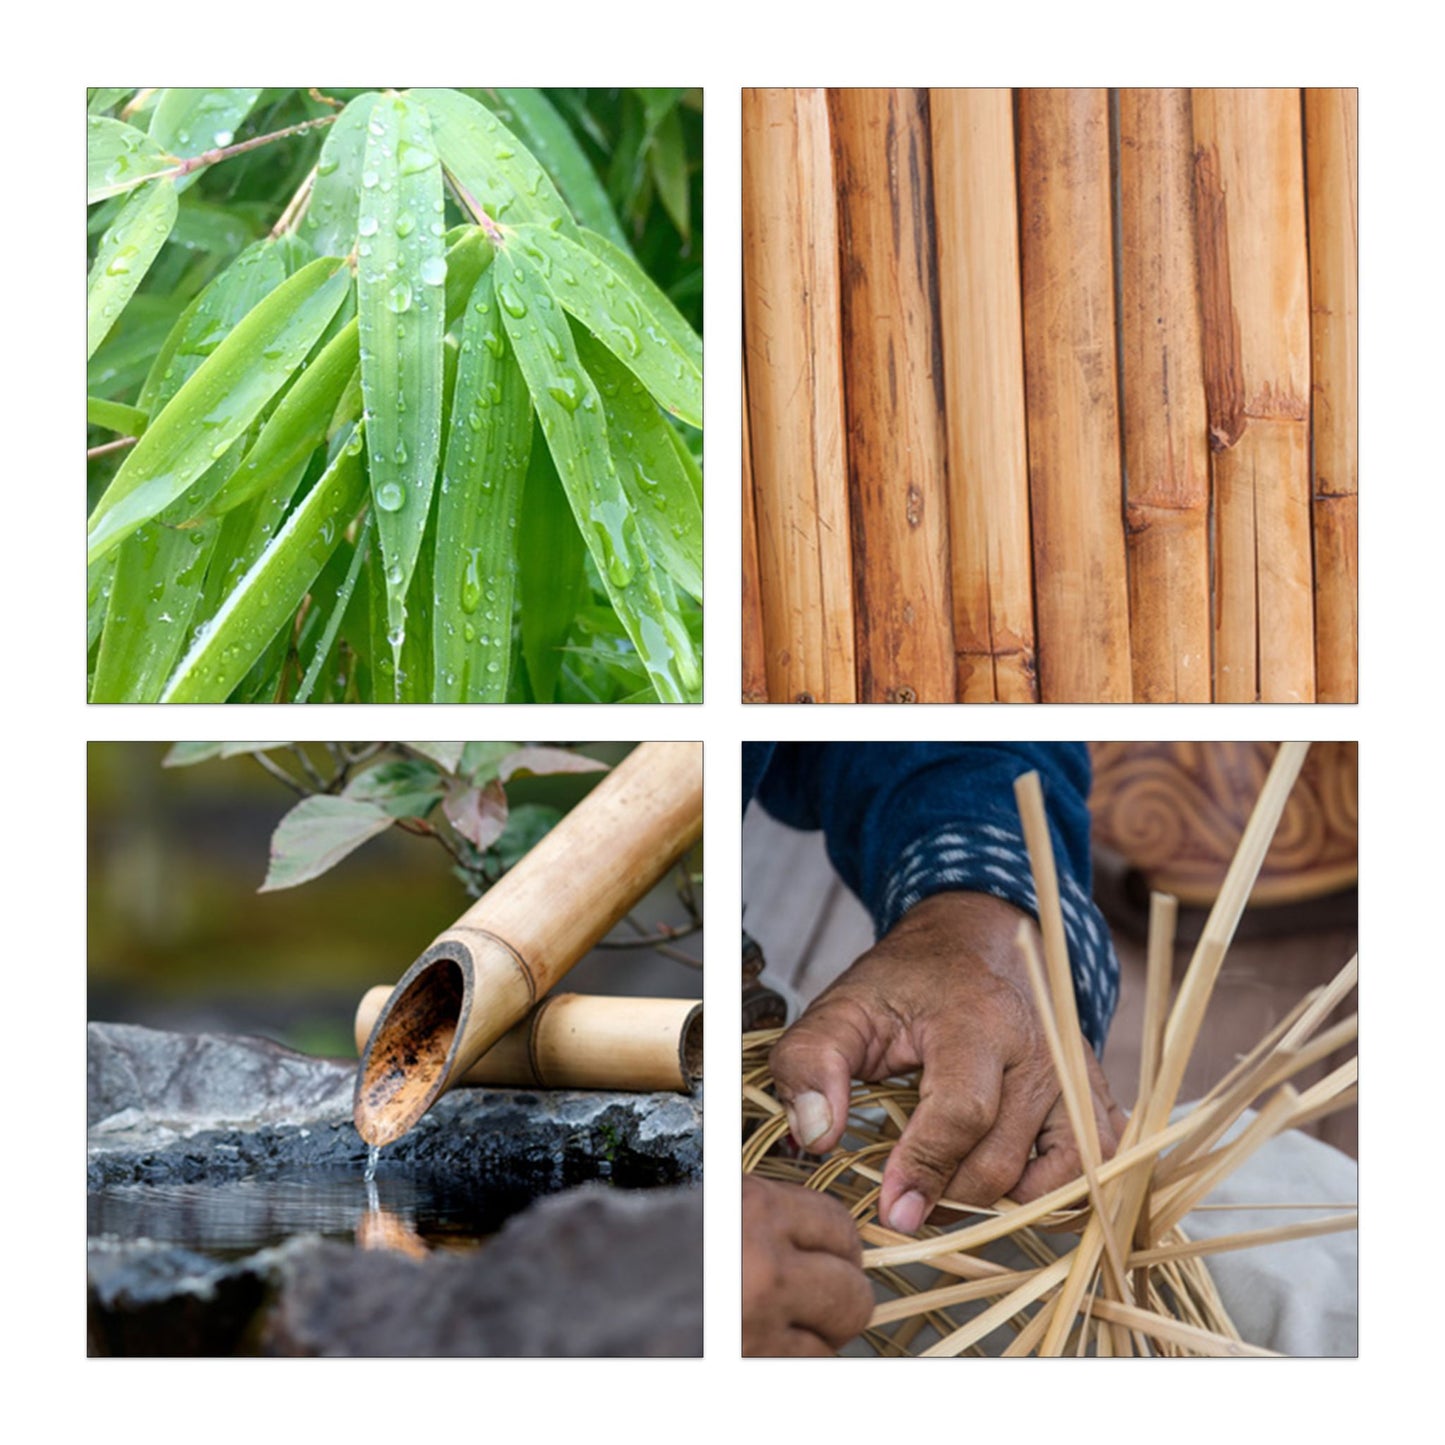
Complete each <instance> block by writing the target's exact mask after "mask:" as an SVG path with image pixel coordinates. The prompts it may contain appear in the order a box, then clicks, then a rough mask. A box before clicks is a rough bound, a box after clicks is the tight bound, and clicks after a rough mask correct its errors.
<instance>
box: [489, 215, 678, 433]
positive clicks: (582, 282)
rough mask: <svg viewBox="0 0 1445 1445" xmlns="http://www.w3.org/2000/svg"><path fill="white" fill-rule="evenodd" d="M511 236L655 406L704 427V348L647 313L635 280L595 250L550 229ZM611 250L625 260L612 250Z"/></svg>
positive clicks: (656, 312) (529, 229)
mask: <svg viewBox="0 0 1445 1445" xmlns="http://www.w3.org/2000/svg"><path fill="white" fill-rule="evenodd" d="M513 234H514V235H515V237H516V240H517V243H518V244H519V245H520V246H521V248H522V249H523V250H524V251H525V252H526V253H527V255H528V257H530V259H531V260H532V261H533V262H534V263H535V264H536V266H537V267H538V269H539V270H540V271H541V272H542V273H543V275H545V276H546V278H547V282H548V285H549V286H550V287H551V288H552V290H553V291H554V292H555V294H556V296H557V299H558V300H559V301H561V303H562V305H563V306H564V307H565V308H566V309H567V311H568V312H570V313H571V314H572V315H573V316H575V317H576V318H577V320H578V321H580V322H581V323H582V324H583V326H585V327H586V328H587V329H588V330H589V331H590V332H591V333H592V334H593V335H594V336H595V337H596V338H597V339H598V340H599V341H600V342H602V344H603V345H604V346H605V347H606V348H607V349H608V350H609V351H610V352H612V354H613V355H614V356H615V357H616V358H617V359H618V360H619V361H620V362H621V363H622V364H623V365H624V366H625V367H627V369H628V370H629V371H631V372H632V374H633V375H634V376H635V377H636V378H637V379H638V380H639V381H640V382H641V383H642V384H643V386H645V387H646V388H647V389H648V391H650V392H651V393H652V394H653V396H655V397H656V398H657V401H658V404H659V405H660V406H663V407H666V408H667V410H668V411H670V412H672V413H674V415H676V416H679V417H681V418H682V419H683V420H684V421H686V422H691V423H692V425H693V426H701V425H702V363H701V358H702V345H701V343H700V342H698V343H697V345H696V347H695V348H694V347H693V346H692V345H687V346H684V345H682V344H681V343H680V342H679V341H678V339H677V337H676V335H675V334H674V328H672V327H671V325H670V323H669V321H668V319H667V318H666V317H665V316H664V315H663V314H662V313H661V312H660V311H659V310H657V309H656V307H655V306H654V307H652V308H649V306H648V304H647V300H646V298H644V297H643V296H642V295H641V294H640V293H639V292H638V291H637V290H635V289H634V287H633V286H632V284H631V282H630V280H629V279H628V278H627V277H626V276H624V275H623V274H622V273H621V272H619V271H618V270H616V269H615V268H613V267H611V266H609V265H608V264H607V262H606V261H605V260H604V259H603V258H602V257H601V256H599V255H597V254H596V253H595V252H594V251H591V250H589V249H588V248H587V247H585V246H581V245H579V244H578V243H577V242H575V241H573V240H571V239H569V238H568V237H566V236H563V235H559V234H558V233H557V232H555V231H551V230H548V229H547V228H546V227H545V226H518V227H517V228H516V229H515V231H514V233H513ZM614 253H615V254H617V255H621V252H616V251H615V248H614ZM659 294H660V293H659ZM674 314H676V313H674ZM677 320H678V321H682V318H681V317H680V316H678V317H677ZM682 324H683V326H684V327H686V326H687V323H686V322H682Z"/></svg>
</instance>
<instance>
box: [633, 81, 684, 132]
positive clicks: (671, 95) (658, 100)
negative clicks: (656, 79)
mask: <svg viewBox="0 0 1445 1445" xmlns="http://www.w3.org/2000/svg"><path fill="white" fill-rule="evenodd" d="M635 94H636V96H637V98H638V99H639V100H640V101H641V102H642V110H643V123H644V125H645V127H646V130H647V134H648V135H649V136H652V135H656V134H657V132H658V131H659V130H661V129H662V127H663V125H664V124H665V122H666V121H667V118H668V116H670V115H676V114H677V103H678V101H680V100H681V99H682V98H683V96H685V95H686V94H687V87H686V86H680V85H670V86H639V87H638V88H637V89H636V91H635Z"/></svg>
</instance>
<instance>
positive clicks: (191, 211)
mask: <svg viewBox="0 0 1445 1445" xmlns="http://www.w3.org/2000/svg"><path fill="white" fill-rule="evenodd" d="M196 174H197V175H199V174H200V172H199V171H198V172H197V173H196ZM237 209H240V208H239V207H238V208H237ZM259 229H260V228H259V227H253V226H251V225H250V224H248V221H247V219H246V217H244V216H242V215H238V214H237V212H236V210H233V209H231V208H230V207H227V206H220V205H213V204H212V203H211V202H209V201H203V200H201V199H200V198H199V197H198V196H195V195H189V196H187V197H186V198H185V200H184V201H182V202H181V209H180V212H179V213H178V214H177V216H176V224H175V227H174V228H173V229H172V231H171V242H172V244H173V245H176V246H182V247H184V248H185V249H186V250H187V251H203V252H206V253H208V254H211V255H216V256H234V255H235V254H236V252H238V251H240V250H242V249H244V248H245V246H247V245H248V244H249V243H250V242H251V241H252V240H255V239H256V237H257V231H258V230H259Z"/></svg>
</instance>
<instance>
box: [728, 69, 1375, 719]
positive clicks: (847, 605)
mask: <svg viewBox="0 0 1445 1445" xmlns="http://www.w3.org/2000/svg"><path fill="white" fill-rule="evenodd" d="M742 109H743V146H742V150H743V157H742V161H743V206H742V210H743V326H744V364H745V372H746V387H745V404H746V407H747V418H746V430H745V437H744V486H745V488H746V489H747V491H746V498H745V529H744V542H743V545H744V548H745V550H746V551H747V554H748V555H747V556H746V557H745V558H744V563H743V571H744V575H745V577H748V578H752V579H754V582H753V585H752V591H751V593H750V598H751V601H752V605H753V606H755V607H756V608H757V609H758V610H759V611H760V614H761V616H760V618H753V617H752V616H751V615H750V623H752V624H754V625H751V626H750V628H749V629H748V630H747V631H745V634H744V659H743V661H744V679H745V686H744V694H745V699H744V700H747V701H751V700H759V697H760V693H761V694H762V695H763V697H764V698H765V700H767V701H771V702H799V701H802V702H813V701H816V702H852V701H860V702H954V701H959V702H975V701H978V702H988V701H999V702H1040V701H1041V702H1129V701H1138V702H1209V701H1219V702H1244V701H1256V700H1257V701H1262V702H1309V701H1320V702H1354V701H1355V700H1356V697H1357V691H1358V680H1357V627H1356V606H1357V590H1358V589H1357V582H1356V552H1357V547H1356V516H1357V482H1358V461H1357V453H1358V441H1357V429H1356V410H1357V405H1356V397H1357V375H1356V372H1357V351H1358V341H1357V327H1356V292H1357V257H1356V247H1355V237H1356V231H1357V226H1356V211H1357V194H1356V171H1357V165H1356V133H1357V124H1356V121H1357V94H1356V92H1355V91H1353V90H1338V89H1336V90H1306V91H1300V90H1283V89H1246V90H1195V91H1190V90H1132V89H1126V90H1117V91H1110V90H1102V89H1099V90H1055V89H1039V90H1018V91H1010V90H873V89H861V90H826V91H825V90H818V89H811V90H745V91H744V92H743V107H742ZM756 624H760V625H756Z"/></svg>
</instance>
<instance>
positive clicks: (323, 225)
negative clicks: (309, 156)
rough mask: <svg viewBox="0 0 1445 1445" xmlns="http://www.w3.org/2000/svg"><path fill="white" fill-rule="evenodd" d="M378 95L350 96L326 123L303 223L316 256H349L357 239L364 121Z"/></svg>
mask: <svg viewBox="0 0 1445 1445" xmlns="http://www.w3.org/2000/svg"><path fill="white" fill-rule="evenodd" d="M380 99H381V97H380V96H379V95H377V94H376V92H375V91H367V92H366V93H365V94H364V95H358V96H357V97H356V99H355V100H353V101H351V102H350V103H349V104H348V105H347V107H346V109H345V110H343V111H342V112H341V114H340V115H339V116H337V118H336V122H335V124H334V125H331V126H329V127H327V131H326V139H325V141H323V142H322V145H321V156H320V159H319V160H318V161H317V162H316V183H315V185H314V186H313V187H312V190H311V203H310V205H309V206H308V207H307V208H306V219H305V220H304V221H303V222H302V224H301V231H302V234H303V236H304V237H305V238H306V240H307V241H308V242H310V244H311V247H312V249H313V250H314V251H315V252H316V254H317V255H318V256H347V255H350V254H351V250H352V248H353V247H354V246H355V245H356V219H357V215H358V213H359V208H360V203H361V173H362V171H363V170H364V169H365V165H364V160H365V154H366V127H367V124H368V122H369V121H370V120H371V111H372V107H373V106H374V105H375V104H376V103H377V101H379V100H380Z"/></svg>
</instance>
